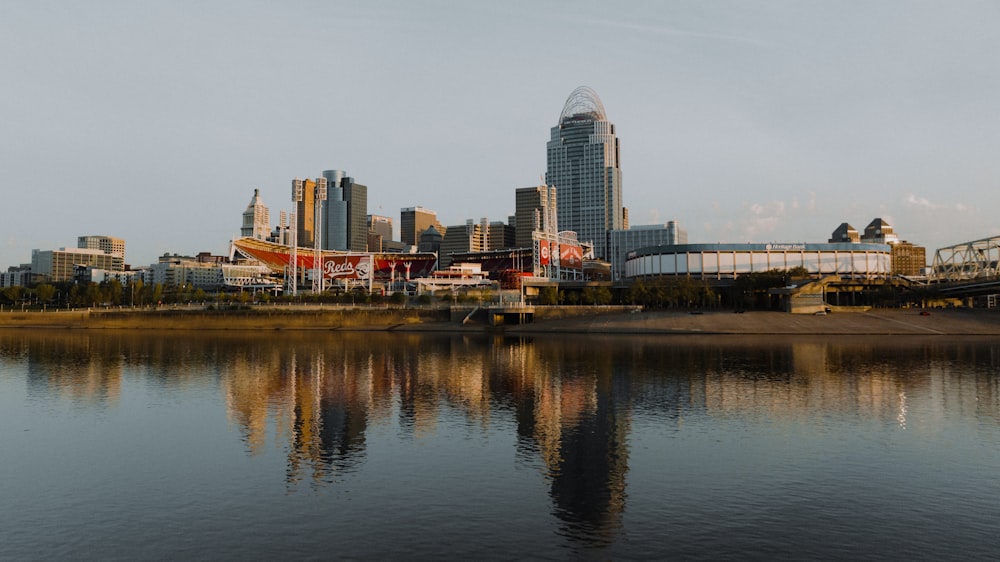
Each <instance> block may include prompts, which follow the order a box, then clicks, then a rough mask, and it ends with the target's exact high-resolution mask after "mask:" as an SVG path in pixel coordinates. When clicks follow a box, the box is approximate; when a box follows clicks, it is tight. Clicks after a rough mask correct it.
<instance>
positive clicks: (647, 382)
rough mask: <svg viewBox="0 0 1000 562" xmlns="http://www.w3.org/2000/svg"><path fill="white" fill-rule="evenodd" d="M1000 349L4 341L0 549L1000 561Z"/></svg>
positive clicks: (484, 340) (250, 555)
mask: <svg viewBox="0 0 1000 562" xmlns="http://www.w3.org/2000/svg"><path fill="white" fill-rule="evenodd" d="M998 414H1000V341H997V339H996V338H982V339H979V338H962V339H947V338H941V337H929V338H916V337H911V338H889V337H877V338H845V337H841V338H836V337H835V338H829V337H826V338H819V337H797V338H777V339H774V338H764V337H755V338H735V337H726V336H721V337H688V336H656V337H637V336H620V337H619V336H601V337H588V336H565V337H564V336H558V337H557V336H551V337H550V336H545V337H535V338H507V339H505V338H502V337H487V336H476V337H470V336H464V335H423V334H403V333H391V334H390V333H371V334H368V333H353V334H352V333H328V332H324V333H291V332H273V333H235V332H234V333H229V332H224V333H194V334H191V333H149V332H145V333H127V332H96V331H61V332H47V331H30V330H20V331H13V330H8V331H0V503H2V509H0V559H68V558H73V559H77V558H85V559H102V560H107V559H129V560H133V559H179V558H184V559H188V558H194V559H304V558H322V559H379V560H382V559H408V560H412V559H440V558H445V557H447V558H449V559H452V558H453V559H526V558H527V559H554V560H563V559H602V560H603V559H616V560H624V559H664V558H670V559H677V558H683V559H709V560H719V559H724V558H741V559H762V560H763V559H766V560H774V559H796V560H801V559H844V558H850V559H860V558H863V559H873V558H883V559H909V558H918V559H956V560H959V559H960V560H969V559H984V560H985V559H996V558H997V556H998V555H1000V416H998Z"/></svg>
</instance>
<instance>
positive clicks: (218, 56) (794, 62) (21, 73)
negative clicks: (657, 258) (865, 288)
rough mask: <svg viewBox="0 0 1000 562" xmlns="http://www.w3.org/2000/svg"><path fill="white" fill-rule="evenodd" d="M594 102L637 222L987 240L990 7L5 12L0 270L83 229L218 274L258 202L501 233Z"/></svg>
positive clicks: (471, 6)
mask: <svg viewBox="0 0 1000 562" xmlns="http://www.w3.org/2000/svg"><path fill="white" fill-rule="evenodd" d="M581 85H587V86H590V87H591V88H593V89H594V90H595V91H596V92H597V93H598V95H599V96H600V98H601V100H602V102H603V104H604V107H605V109H606V111H607V114H608V118H609V120H611V121H612V122H613V123H614V124H615V126H616V130H617V133H618V138H619V142H620V146H621V167H622V176H623V181H622V186H623V188H622V192H623V199H624V202H625V206H626V207H628V209H629V219H630V223H631V224H632V225H645V224H657V223H659V224H662V223H665V222H666V221H668V220H676V221H678V223H679V224H680V226H681V227H682V228H684V229H686V230H687V231H688V237H689V241H690V242H691V243H702V242H703V243H713V242H825V241H826V240H827V239H828V238H829V237H830V235H831V233H832V232H833V230H834V229H835V228H836V227H837V226H838V225H840V224H841V223H843V222H848V223H850V224H851V225H852V226H854V227H855V228H857V229H858V230H863V229H864V227H865V226H866V225H867V224H868V223H869V222H871V221H872V220H873V219H874V218H876V217H880V218H883V219H885V220H886V221H887V222H889V223H890V224H891V225H892V226H893V227H894V228H895V231H896V233H897V234H898V235H899V236H900V237H901V238H902V239H905V240H908V241H910V242H913V243H915V244H919V245H923V246H925V247H927V249H928V260H930V259H931V256H932V255H933V252H934V250H935V249H937V248H940V247H944V246H950V245H953V244H959V243H962V242H966V241H971V240H977V239H981V238H986V237H991V236H998V235H1000V221H998V220H997V218H996V217H997V209H1000V3H998V2H995V1H992V0H990V1H982V2H977V1H963V0H956V1H944V0H941V1H921V0H881V1H876V2H872V1H867V0H866V1H850V0H836V1H829V2H822V1H809V0H794V1H791V0H790V1H760V2H744V1H733V2H727V1H707V2H701V1H683V2H680V1H663V0H653V1H648V2H646V1H640V0H633V1H629V2H606V1H605V2H596V1H587V0H582V1H570V2H556V1H545V0H529V1H520V0H512V1H504V2H478V1H468V0H463V1H434V0H419V1H413V0H408V1H378V0H366V1H363V2H339V1H317V2H305V1H302V2H293V1H289V2H270V1H268V2H263V1H262V2H256V1H248V0H241V1H232V2H230V1H213V0H209V1H183V0H177V1H169V2H167V1H163V2H154V1H140V2H136V1H121V2H111V1H100V0H95V1H92V2H75V1H64V2H50V1H45V0H4V1H2V2H0V225H2V230H0V268H3V269H4V270H5V269H6V267H7V266H10V265H17V264H20V263H27V262H30V261H31V250H32V249H33V248H38V249H43V250H51V249H56V248H60V247H64V246H66V247H73V246H75V245H76V238H77V237H78V236H81V235H109V236H116V237H120V238H124V239H126V242H127V262H128V263H130V264H132V265H133V266H143V265H148V264H149V263H152V262H155V261H156V259H157V257H158V256H160V255H162V254H164V253H168V252H169V253H179V254H187V255H193V254H195V253H198V252H201V251H210V252H212V253H215V254H226V253H228V247H229V240H230V239H232V238H233V237H234V236H238V234H239V228H240V226H241V224H242V213H243V211H244V210H245V209H246V207H247V205H248V204H249V203H250V199H251V197H252V195H253V192H254V189H255V188H259V189H260V192H261V196H262V198H263V200H264V202H265V204H266V205H267V206H268V207H269V208H270V212H271V217H272V222H276V221H277V217H278V213H279V211H281V210H288V209H290V208H291V201H290V197H291V195H290V190H291V180H292V179H293V178H295V177H299V178H315V177H317V176H320V175H321V174H322V171H323V170H328V169H339V170H345V171H347V173H348V174H349V175H350V176H352V177H354V178H355V181H357V182H359V183H362V184H365V185H367V186H368V212H369V213H374V214H381V215H386V216H390V217H392V218H393V220H394V221H395V222H397V232H398V220H399V210H400V208H402V207H411V206H416V205H419V206H422V207H425V208H428V209H432V210H434V211H437V213H438V218H439V220H440V221H441V222H442V223H443V224H445V225H453V224H461V223H464V222H465V221H466V219H470V218H472V219H476V220H478V219H480V218H481V217H487V218H489V219H490V220H506V218H507V216H508V215H511V214H513V212H514V190H515V189H516V188H519V187H526V186H533V185H537V184H539V183H540V181H541V176H542V175H543V174H544V173H545V167H546V160H545V149H546V147H545V143H546V142H547V141H548V140H549V136H550V129H551V127H553V126H555V125H556V124H557V121H558V118H559V113H560V111H561V110H562V107H563V104H564V103H565V101H566V98H567V96H569V94H570V92H572V91H573V89H574V88H576V87H577V86H581Z"/></svg>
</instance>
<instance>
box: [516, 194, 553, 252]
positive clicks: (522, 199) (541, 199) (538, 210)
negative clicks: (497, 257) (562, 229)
mask: <svg viewBox="0 0 1000 562" xmlns="http://www.w3.org/2000/svg"><path fill="white" fill-rule="evenodd" d="M547 217H548V219H547ZM555 217H556V188H554V187H550V186H547V185H539V186H534V187H521V188H518V189H516V190H515V191H514V228H515V245H516V246H517V247H518V248H531V247H532V238H531V233H532V232H534V231H536V230H542V231H553V232H554V231H555V230H556V225H555V224H554V223H555V220H554V219H555ZM546 220H548V221H550V222H552V223H553V224H551V225H550V226H547V225H546Z"/></svg>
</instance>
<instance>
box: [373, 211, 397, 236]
mask: <svg viewBox="0 0 1000 562" xmlns="http://www.w3.org/2000/svg"><path fill="white" fill-rule="evenodd" d="M368 232H374V233H375V234H378V235H379V236H381V237H382V238H383V239H384V240H393V237H392V217H383V216H381V215H368Z"/></svg>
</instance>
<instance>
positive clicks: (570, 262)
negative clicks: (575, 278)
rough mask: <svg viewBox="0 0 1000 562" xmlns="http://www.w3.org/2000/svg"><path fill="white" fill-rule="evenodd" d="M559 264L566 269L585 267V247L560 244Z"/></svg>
mask: <svg viewBox="0 0 1000 562" xmlns="http://www.w3.org/2000/svg"><path fill="white" fill-rule="evenodd" d="M559 266H560V267H564V268H566V269H583V248H581V247H580V246H573V245H571V244H559Z"/></svg>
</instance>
